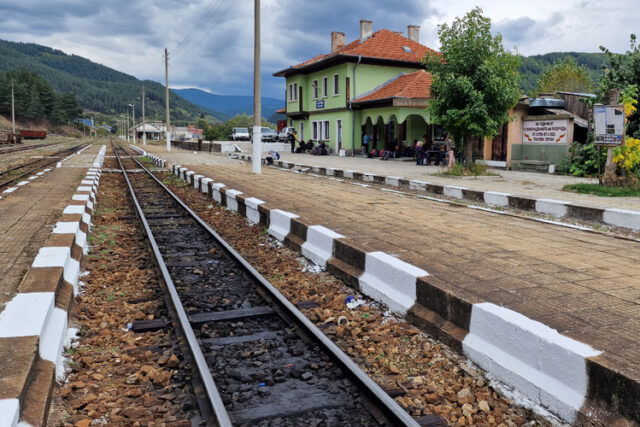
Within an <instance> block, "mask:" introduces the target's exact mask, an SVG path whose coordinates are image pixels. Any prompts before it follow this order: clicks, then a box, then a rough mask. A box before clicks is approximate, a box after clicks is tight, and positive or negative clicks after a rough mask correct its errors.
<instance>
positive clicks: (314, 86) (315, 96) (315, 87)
mask: <svg viewBox="0 0 640 427" xmlns="http://www.w3.org/2000/svg"><path fill="white" fill-rule="evenodd" d="M311 88H312V90H313V99H318V92H319V91H318V81H317V80H314V81H313V83H312V84H311Z"/></svg>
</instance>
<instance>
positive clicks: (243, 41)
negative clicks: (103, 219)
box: [0, 0, 640, 98]
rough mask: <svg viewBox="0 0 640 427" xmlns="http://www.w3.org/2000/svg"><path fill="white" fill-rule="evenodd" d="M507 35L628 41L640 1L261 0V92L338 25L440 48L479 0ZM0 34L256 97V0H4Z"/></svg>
mask: <svg viewBox="0 0 640 427" xmlns="http://www.w3.org/2000/svg"><path fill="white" fill-rule="evenodd" d="M476 5H479V6H480V7H482V8H483V10H484V13H485V15H487V16H489V17H490V18H491V20H492V22H493V24H494V30H495V31H499V32H501V33H502V34H503V38H504V43H505V47H507V48H512V47H513V46H517V47H518V50H519V52H520V53H522V54H525V55H531V54H540V53H546V52H551V51H570V50H574V51H583V52H596V51H598V47H599V46H600V45H604V46H606V47H608V48H610V49H611V50H613V51H618V52H623V51H625V50H626V49H627V48H628V40H629V34H630V33H631V32H633V31H635V30H636V29H637V22H638V21H640V8H638V7H637V0H619V1H618V2H615V3H611V2H602V1H595V0H568V1H564V2H559V1H557V0H538V1H537V2H535V3H531V2H523V1H513V0H511V1H506V0H494V1H487V0H484V1H473V0H405V1H403V2H389V1H385V0H354V1H351V2H345V1H342V0H341V1H337V0H325V1H323V2H319V1H310V0H306V1H300V0H262V5H261V7H262V32H261V37H262V64H261V65H262V76H263V94H264V95H266V96H273V97H278V98H280V97H282V92H283V89H284V79H282V78H275V77H272V76H271V74H272V73H273V72H275V71H278V70H281V69H284V68H286V67H288V66H290V65H293V64H296V63H298V62H302V61H304V60H306V59H309V58H311V57H313V56H315V55H317V54H319V53H326V52H328V51H329V48H330V33H331V31H343V32H345V33H346V37H347V42H348V41H351V40H354V39H356V38H357V37H358V36H359V34H358V32H359V20H360V19H371V20H373V21H374V23H373V26H374V30H378V29H381V28H388V29H391V30H394V31H406V26H407V25H409V24H417V25H421V27H422V28H421V36H420V40H421V42H422V43H423V44H426V45H427V46H429V47H432V48H436V49H437V48H438V46H439V43H438V37H437V28H438V25H439V24H442V23H443V22H447V23H451V22H452V20H453V19H454V18H455V17H456V16H463V15H464V14H465V13H466V12H468V11H469V10H471V9H472V8H473V7H474V6H476ZM0 38H3V39H7V40H11V41H22V42H33V43H39V44H43V45H46V46H50V47H53V48H57V49H61V50H63V51H65V52H67V53H74V54H77V55H81V56H84V57H87V58H89V59H91V60H92V61H95V62H99V63H101V64H104V65H107V66H109V67H112V68H115V69H117V70H119V71H122V72H125V73H128V74H132V75H134V76H136V77H138V78H141V79H151V80H155V81H159V82H164V65H163V61H162V55H163V51H164V48H165V47H168V48H169V49H170V51H171V53H170V69H169V83H170V85H171V86H172V87H198V88H206V89H209V90H211V91H212V92H214V93H220V94H242V95H249V94H251V93H252V87H253V80H252V75H253V2H252V1H234V0H182V1H180V2H173V1H169V0H148V1H141V0H127V1H122V0H112V1H109V2H101V3H95V2H86V1H80V0H47V1H46V2H43V1H42V0H10V1H7V0H0Z"/></svg>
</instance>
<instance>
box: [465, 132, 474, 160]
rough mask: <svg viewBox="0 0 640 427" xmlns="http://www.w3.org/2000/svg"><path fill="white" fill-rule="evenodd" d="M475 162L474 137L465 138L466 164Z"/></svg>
mask: <svg viewBox="0 0 640 427" xmlns="http://www.w3.org/2000/svg"><path fill="white" fill-rule="evenodd" d="M471 163H473V139H471V138H465V139H464V164H465V166H469V165H470V164H471Z"/></svg>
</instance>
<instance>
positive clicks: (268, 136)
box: [250, 126, 278, 142]
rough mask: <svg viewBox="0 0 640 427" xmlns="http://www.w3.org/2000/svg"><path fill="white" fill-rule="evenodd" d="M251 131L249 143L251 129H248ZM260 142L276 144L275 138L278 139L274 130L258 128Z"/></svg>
mask: <svg viewBox="0 0 640 427" xmlns="http://www.w3.org/2000/svg"><path fill="white" fill-rule="evenodd" d="M250 131H251V141H253V128H251V129H250ZM260 133H261V135H260V141H262V142H276V140H277V138H278V134H277V133H276V131H275V130H273V129H271V128H268V127H264V126H263V127H261V128H260Z"/></svg>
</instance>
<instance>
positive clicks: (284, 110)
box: [274, 107, 287, 114]
mask: <svg viewBox="0 0 640 427" xmlns="http://www.w3.org/2000/svg"><path fill="white" fill-rule="evenodd" d="M286 112H287V107H282V108H280V109H278V110H276V111H274V113H275V114H284V113H286Z"/></svg>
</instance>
